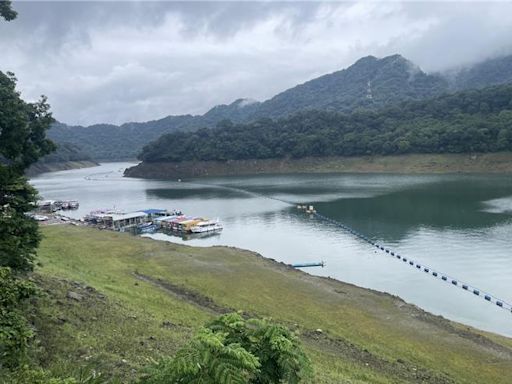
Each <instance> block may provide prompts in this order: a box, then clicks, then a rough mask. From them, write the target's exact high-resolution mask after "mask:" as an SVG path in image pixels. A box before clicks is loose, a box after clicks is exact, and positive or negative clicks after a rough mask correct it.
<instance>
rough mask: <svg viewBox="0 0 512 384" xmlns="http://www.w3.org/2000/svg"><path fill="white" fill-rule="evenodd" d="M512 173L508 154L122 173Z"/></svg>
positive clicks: (173, 166) (212, 164) (161, 166)
mask: <svg viewBox="0 0 512 384" xmlns="http://www.w3.org/2000/svg"><path fill="white" fill-rule="evenodd" d="M321 172H340V173H343V172H347V173H348V172H366V173H369V172H389V173H391V172H392V173H459V172H461V173H489V172H493V173H512V153H511V152H499V153H484V154H412V155H400V156H365V157H310V158H304V159H266V160H229V161H225V162H220V161H184V162H180V163H146V162H144V163H141V164H139V165H137V166H135V167H133V168H130V169H128V170H127V171H126V173H125V175H126V176H130V177H142V178H154V179H172V178H185V177H202V176H230V175H251V174H273V173H321Z"/></svg>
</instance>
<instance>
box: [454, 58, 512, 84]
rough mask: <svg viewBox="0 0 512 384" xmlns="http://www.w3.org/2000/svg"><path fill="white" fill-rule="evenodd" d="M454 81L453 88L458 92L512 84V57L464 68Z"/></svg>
mask: <svg viewBox="0 0 512 384" xmlns="http://www.w3.org/2000/svg"><path fill="white" fill-rule="evenodd" d="M453 81H454V83H453V87H454V88H455V89H458V90H462V89H473V88H484V87H489V86H492V85H499V84H506V83H512V55H510V56H503V57H498V58H495V59H490V60H486V61H483V62H481V63H478V64H476V65H474V66H472V67H469V68H464V69H462V70H460V71H459V72H457V73H456V75H455V77H454V79H453Z"/></svg>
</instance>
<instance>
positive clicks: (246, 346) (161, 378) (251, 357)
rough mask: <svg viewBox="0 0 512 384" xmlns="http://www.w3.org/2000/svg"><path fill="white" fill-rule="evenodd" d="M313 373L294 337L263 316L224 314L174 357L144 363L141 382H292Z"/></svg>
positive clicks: (212, 383)
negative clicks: (249, 316)
mask: <svg viewBox="0 0 512 384" xmlns="http://www.w3.org/2000/svg"><path fill="white" fill-rule="evenodd" d="M311 375H312V369H311V362H310V361H309V359H308V358H307V356H306V355H305V353H304V352H303V350H302V347H301V345H300V342H299V339H298V338H297V337H296V336H295V335H294V334H293V333H292V332H290V331H289V330H288V329H287V328H286V327H284V326H282V325H278V324H274V323H272V322H271V321H270V320H268V319H264V320H259V319H249V320H245V319H244V318H243V317H242V316H241V315H240V314H238V313H231V314H227V315H223V316H221V317H220V318H218V319H216V320H215V321H213V322H212V323H210V324H208V325H207V326H206V327H205V328H202V329H201V330H200V331H199V333H198V334H197V336H196V337H195V338H194V339H193V340H192V341H191V342H190V343H189V344H188V345H186V346H185V347H184V348H183V349H181V350H180V351H178V353H177V354H176V356H175V357H174V358H164V359H161V360H160V361H159V362H158V363H155V364H153V365H151V366H150V367H149V368H148V372H147V375H146V376H145V377H144V378H143V379H142V381H141V382H142V383H143V384H174V383H176V384H178V383H183V384H245V383H253V384H270V383H289V384H295V383H299V382H301V381H302V380H303V379H306V378H309V377H310V376H311Z"/></svg>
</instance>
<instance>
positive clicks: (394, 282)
mask: <svg viewBox="0 0 512 384" xmlns="http://www.w3.org/2000/svg"><path fill="white" fill-rule="evenodd" d="M131 165H133V164H131V163H105V164H102V165H100V166H98V167H95V168H86V169H79V170H70V171H60V172H52V173H46V174H42V175H40V176H37V177H35V178H33V179H32V180H31V183H32V184H33V185H34V186H35V187H36V188H37V189H38V190H39V191H40V194H41V195H42V196H43V197H44V198H46V199H76V200H79V202H80V208H79V210H77V211H69V212H68V213H67V214H68V215H69V216H72V217H76V218H78V217H82V216H84V215H85V214H87V213H88V212H90V211H91V210H94V209H99V208H113V207H115V208H118V209H121V210H126V211H130V210H139V209H146V208H166V209H180V210H182V211H183V212H184V213H186V214H188V215H193V216H207V217H209V218H219V219H220V220H221V221H222V222H223V224H224V230H223V231H222V233H220V234H218V235H215V236H211V237H207V238H195V239H186V238H185V239H183V238H179V237H172V236H168V235H165V234H154V235H150V236H151V237H153V238H155V239H158V240H167V241H173V242H177V243H184V244H188V245H193V246H211V245H228V246H236V247H240V248H245V249H250V250H253V251H256V252H258V253H261V254H262V255H263V256H265V257H268V258H273V259H276V260H278V261H283V262H285V263H298V262H316V261H325V262H326V266H325V267H324V268H311V269H308V270H307V272H308V273H312V274H317V275H322V276H331V277H333V278H336V279H339V280H342V281H345V282H349V283H353V284H356V285H358V286H362V287H366V288H371V289H375V290H379V291H384V292H388V293H390V294H393V295H398V296H400V297H401V298H403V299H404V300H405V301H407V302H409V303H413V304H415V305H417V306H419V307H421V308H423V309H425V310H427V311H429V312H432V313H434V314H438V315H442V316H444V317H446V318H449V319H452V320H456V321H459V322H461V323H464V324H467V325H471V326H474V327H477V328H480V329H484V330H488V331H492V332H496V333H500V334H503V335H508V336H512V313H510V312H509V311H505V310H503V309H500V308H498V307H497V306H496V305H495V304H491V303H488V302H486V301H484V300H483V299H482V298H478V297H475V296H473V295H472V294H470V293H468V292H465V291H463V290H462V289H460V288H457V287H455V286H452V285H451V284H450V283H449V282H448V283H447V282H445V281H442V280H441V279H436V278H434V277H432V276H431V275H429V274H426V273H423V272H421V271H420V270H417V269H416V268H412V267H410V266H409V265H407V264H406V263H402V262H400V261H398V260H396V259H395V258H392V257H390V256H389V255H387V254H386V253H384V252H380V251H377V250H376V249H374V247H371V246H370V245H369V244H367V243H365V242H362V241H361V240H359V239H357V238H355V237H354V236H352V235H350V234H348V233H346V232H343V231H341V230H340V229H339V228H337V227H335V226H333V225H331V224H328V223H326V222H322V221H318V220H316V219H312V218H310V217H309V216H308V215H306V214H304V213H302V212H299V211H298V210H297V209H296V208H294V207H291V206H289V205H287V204H284V203H281V202H279V201H276V200H270V199H265V198H262V197H258V196H254V195H250V194H247V193H243V192H238V191H233V190H228V189H222V188H216V187H213V186H199V185H192V184H187V183H179V182H177V181H161V180H143V179H130V178H124V177H122V173H123V170H124V169H125V168H126V167H127V166H131ZM195 181H197V182H200V183H208V184H214V185H221V186H231V187H236V188H242V189H246V190H250V191H254V192H257V193H260V194H263V195H266V196H269V197H277V198H281V199H285V200H289V201H293V202H297V203H308V204H313V205H315V207H316V208H317V209H318V211H319V212H320V213H322V214H324V215H326V216H329V217H331V218H334V219H336V220H339V221H341V222H343V223H345V224H346V225H349V226H351V227H352V228H354V229H355V230H357V231H359V232H361V233H363V234H365V235H367V236H368V237H370V238H371V239H373V240H374V241H377V242H379V244H383V245H385V246H387V247H388V248H390V249H392V250H395V251H397V252H399V253H400V254H401V255H403V256H406V257H408V258H410V259H413V260H415V261H418V262H421V263H424V264H425V265H429V266H431V267H432V268H435V269H436V270H438V271H440V272H445V273H447V274H449V275H450V276H454V277H457V278H458V279H460V280H463V281H466V282H469V283H471V284H473V285H475V286H477V287H479V288H480V289H482V290H484V291H488V292H491V293H493V294H494V295H496V296H497V297H499V298H501V299H504V300H505V301H507V302H509V303H511V302H512V177H510V176H507V175H392V174H385V175H383V174H294V175H272V176H247V177H226V178H220V177H219V178H207V179H201V180H195Z"/></svg>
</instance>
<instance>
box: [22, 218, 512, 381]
mask: <svg viewBox="0 0 512 384" xmlns="http://www.w3.org/2000/svg"><path fill="white" fill-rule="evenodd" d="M42 231H43V234H44V241H43V243H42V245H41V248H40V250H39V259H40V261H41V266H40V267H39V268H38V269H37V272H36V273H35V275H34V278H35V279H36V280H38V281H39V284H40V285H41V286H42V287H43V288H44V290H45V292H46V294H47V296H45V297H44V298H43V299H42V300H41V301H40V302H39V304H38V305H37V306H36V307H35V308H34V310H33V311H34V312H33V314H32V316H33V322H34V325H35V327H36V329H38V332H39V335H40V339H41V340H42V342H41V345H40V349H39V351H38V352H37V353H36V357H37V358H39V359H40V360H41V361H42V363H43V364H44V366H46V367H48V368H49V369H50V370H51V371H54V372H57V373H59V372H66V371H71V370H76V368H77V367H80V366H90V367H94V368H95V369H97V370H100V371H102V372H105V373H106V374H117V375H121V376H122V377H124V378H134V377H137V376H138V375H140V374H141V367H142V366H143V365H144V364H146V363H147V361H148V360H150V359H152V358H157V357H158V356H159V355H161V354H166V355H169V354H173V353H174V352H175V351H176V350H177V349H178V348H179V347H180V346H181V345H183V343H185V342H186V341H187V340H188V339H189V338H190V336H191V335H192V334H193V333H194V332H195V331H196V330H197V328H198V327H199V326H200V325H201V324H203V323H204V322H206V321H208V320H210V319H212V318H213V317H215V316H217V315H218V314H220V313H224V312H227V311H231V310H243V311H245V312H246V313H249V314H251V315H253V316H258V317H263V316H271V317H272V318H274V319H275V320H277V321H279V322H282V323H285V324H287V325H288V326H289V327H290V328H292V329H294V330H297V332H299V333H300V335H301V339H302V340H303V343H304V344H305V347H306V350H307V353H308V354H309V355H310V357H311V358H312V360H313V363H314V366H315V372H316V375H315V381H314V382H316V383H411V382H416V383H471V384H474V383H509V382H510V367H511V366H512V340H510V339H507V338H504V337H499V336H496V335H490V334H485V333H483V332H479V331H476V330H472V329H469V328H468V327H465V326H462V325H460V324H456V323H453V322H449V321H447V320H444V319H442V318H440V317H436V316H433V315H430V314H428V313H425V312H423V311H422V310H420V309H418V308H417V307H415V306H412V305H409V304H406V303H405V302H403V301H402V300H401V299H399V298H397V297H393V296H390V295H387V294H383V293H379V292H375V291H371V290H366V289H362V288H358V287H355V286H353V285H350V284H344V283H341V282H338V281H335V280H330V279H325V278H319V277H314V276H310V275H307V274H305V273H303V272H300V271H296V270H293V269H291V268H289V267H286V266H284V265H283V264H279V263H276V262H273V261H271V260H267V259H264V258H262V257H261V256H258V255H257V254H255V253H252V252H249V251H243V250H239V249H235V248H226V247H212V248H194V247H189V246H183V245H176V244H170V243H165V242H158V241H153V240H150V239H141V238H137V237H132V236H130V235H128V234H122V233H114V232H107V231H99V230H96V229H92V228H83V227H73V226H70V225H58V226H47V227H44V228H43V229H42Z"/></svg>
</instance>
